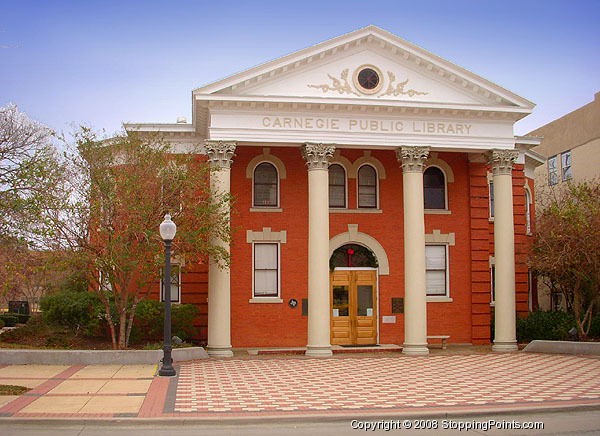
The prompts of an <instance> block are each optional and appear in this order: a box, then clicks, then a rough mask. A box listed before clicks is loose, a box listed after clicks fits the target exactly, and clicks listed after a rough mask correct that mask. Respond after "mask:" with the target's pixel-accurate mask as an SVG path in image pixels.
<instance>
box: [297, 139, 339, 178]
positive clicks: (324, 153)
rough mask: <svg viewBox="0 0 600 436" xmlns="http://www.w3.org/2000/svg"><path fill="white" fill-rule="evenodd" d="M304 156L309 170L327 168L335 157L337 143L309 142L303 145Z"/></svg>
mask: <svg viewBox="0 0 600 436" xmlns="http://www.w3.org/2000/svg"><path fill="white" fill-rule="evenodd" d="M301 150H302V157H303V158H304V159H306V165H307V166H308V170H309V171H310V170H326V169H327V168H328V167H329V161H330V160H331V158H332V157H333V152H334V151H335V144H321V143H318V144H317V143H314V142H307V143H305V144H304V145H302V147H301Z"/></svg>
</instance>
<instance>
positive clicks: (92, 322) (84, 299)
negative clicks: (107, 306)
mask: <svg viewBox="0 0 600 436" xmlns="http://www.w3.org/2000/svg"><path fill="white" fill-rule="evenodd" d="M40 309H41V310H42V313H43V318H44V321H46V322H47V323H49V324H57V325H61V326H64V327H68V328H71V329H74V330H77V331H82V332H83V333H84V334H86V335H94V334H96V333H97V332H98V330H99V329H100V327H101V325H102V319H103V316H104V307H103V306H102V303H101V302H100V299H99V298H98V296H97V295H96V294H94V293H92V292H87V291H83V292H82V291H69V290H64V291H60V292H57V293H55V294H50V295H46V296H44V297H42V299H41V300H40Z"/></svg>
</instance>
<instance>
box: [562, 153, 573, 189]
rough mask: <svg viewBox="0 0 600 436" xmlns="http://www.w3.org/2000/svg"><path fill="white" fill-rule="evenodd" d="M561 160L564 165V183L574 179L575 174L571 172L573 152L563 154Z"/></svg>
mask: <svg viewBox="0 0 600 436" xmlns="http://www.w3.org/2000/svg"><path fill="white" fill-rule="evenodd" d="M560 160H561V164H562V181H563V182H566V181H567V180H571V179H572V178H573V172H572V171H571V150H567V151H565V152H564V153H561V154H560Z"/></svg>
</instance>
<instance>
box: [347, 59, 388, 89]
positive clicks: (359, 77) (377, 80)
mask: <svg viewBox="0 0 600 436" xmlns="http://www.w3.org/2000/svg"><path fill="white" fill-rule="evenodd" d="M354 85H355V86H356V88H357V89H358V90H359V91H360V92H362V93H363V94H375V93H376V92H377V91H379V90H380V89H381V87H382V86H383V81H382V80H381V71H379V68H377V67H374V66H373V65H362V66H360V67H358V68H357V69H356V71H355V72H354Z"/></svg>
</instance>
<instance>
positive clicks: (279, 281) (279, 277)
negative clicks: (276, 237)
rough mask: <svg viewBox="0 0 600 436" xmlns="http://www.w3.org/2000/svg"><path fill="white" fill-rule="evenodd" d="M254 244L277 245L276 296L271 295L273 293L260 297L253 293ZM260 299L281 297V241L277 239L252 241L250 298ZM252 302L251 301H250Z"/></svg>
mask: <svg viewBox="0 0 600 436" xmlns="http://www.w3.org/2000/svg"><path fill="white" fill-rule="evenodd" d="M256 244H275V245H277V296H273V295H269V296H265V297H261V296H259V295H255V294H254V270H255V267H254V251H255V250H254V246H255V245H256ZM257 298H258V299H261V298H265V299H271V300H273V299H277V300H279V299H281V242H279V241H256V242H252V298H250V301H251V300H255V299H257ZM251 302H252V301H251ZM270 302H271V303H273V302H274V301H270Z"/></svg>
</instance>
